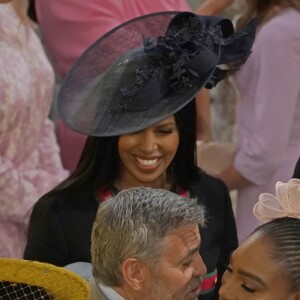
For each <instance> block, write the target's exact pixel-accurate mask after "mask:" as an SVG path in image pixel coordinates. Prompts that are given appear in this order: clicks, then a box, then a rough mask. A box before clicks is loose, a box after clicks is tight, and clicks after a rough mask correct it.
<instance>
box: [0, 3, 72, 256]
mask: <svg viewBox="0 0 300 300" xmlns="http://www.w3.org/2000/svg"><path fill="white" fill-rule="evenodd" d="M0 70H1V72H0V257H21V256H22V254H23V249H24V246H25V242H26V220H27V219H28V216H29V212H30V209H31V207H32V206H33V205H34V203H35V202H36V201H37V200H38V199H39V197H41V196H42V195H43V194H45V193H46V192H48V191H49V190H50V189H52V188H53V187H54V186H55V185H57V184H58V183H59V182H60V181H61V180H63V179H64V178H65V177H66V176H67V175H68V172H67V171H65V170H64V169H63V167H62V164H61V160H60V155H59V148H58V145H57V142H56V139H55V135H54V128H53V124H52V122H51V121H50V120H49V119H48V118H47V116H48V113H49V109H50V106H51V102H52V96H53V94H52V93H53V85H54V73H53V70H52V68H51V65H50V64H49V62H48V60H47V58H46V56H45V54H44V51H43V48H42V46H41V44H40V41H39V39H38V37H37V36H36V34H35V32H34V31H33V30H32V29H31V28H27V27H25V26H24V25H23V24H22V23H21V22H20V21H19V19H18V17H17V16H16V14H15V12H14V10H13V8H12V6H11V4H0Z"/></svg>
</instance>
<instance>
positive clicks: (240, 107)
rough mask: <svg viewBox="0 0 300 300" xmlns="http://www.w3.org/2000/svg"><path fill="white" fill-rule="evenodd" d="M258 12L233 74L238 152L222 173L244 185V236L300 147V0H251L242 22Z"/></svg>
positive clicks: (240, 221) (240, 224)
mask: <svg viewBox="0 0 300 300" xmlns="http://www.w3.org/2000/svg"><path fill="white" fill-rule="evenodd" d="M253 16H256V17H257V19H258V23H259V27H258V33H257V38H256V40H255V43H254V47H253V49H252V50H253V52H252V54H251V55H250V57H249V59H248V61H247V62H246V64H245V65H244V66H243V67H241V69H240V70H239V71H237V72H235V73H234V75H233V79H234V82H235V85H236V86H237V92H238V102H237V109H236V129H237V138H236V139H237V141H236V143H237V145H236V153H235V156H234V160H233V163H232V164H230V165H229V166H228V167H227V168H226V169H225V170H224V171H223V172H221V173H220V175H219V177H220V178H221V179H223V180H224V181H225V183H226V184H227V186H228V188H229V189H238V202H237V211H236V219H237V229H238V234H239V240H240V241H243V240H244V239H245V237H246V236H247V235H248V234H249V233H250V232H251V231H252V230H253V229H254V228H255V227H256V226H257V225H258V221H257V220H256V219H255V218H254V217H253V215H252V207H253V205H254V203H255V201H256V199H257V198H258V196H259V194H261V193H262V192H269V193H273V192H274V186H275V182H276V181H278V180H280V181H287V180H288V179H289V178H290V177H291V174H292V172H293V170H294V167H295V164H296V161H297V159H298V157H299V153H300V85H299V80H298V78H300V31H299V30H295V28H300V1H299V0H290V1H288V0H284V1H282V0H276V1H274V0H265V1H259V0H257V1H248V2H247V10H246V11H245V14H244V15H243V16H242V17H241V18H240V20H239V22H238V27H242V26H243V25H244V24H246V23H247V22H248V20H249V19H250V18H252V17H253Z"/></svg>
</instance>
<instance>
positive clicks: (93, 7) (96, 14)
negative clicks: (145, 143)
mask: <svg viewBox="0 0 300 300" xmlns="http://www.w3.org/2000/svg"><path fill="white" fill-rule="evenodd" d="M35 2H36V4H35V5H36V12H37V17H38V21H39V24H40V27H41V30H42V34H43V40H44V43H45V46H46V48H47V50H48V52H49V54H50V57H51V59H52V62H53V65H54V69H55V70H56V72H57V73H58V75H60V76H61V77H64V76H65V75H66V73H67V72H68V70H69V69H70V67H71V65H72V64H73V63H74V61H75V60H76V59H77V58H78V57H79V56H80V54H81V53H82V52H83V51H84V50H85V49H86V48H87V47H88V46H90V45H91V44H92V43H93V42H94V41H95V40H96V39H98V38H99V37H100V36H101V35H103V34H104V33H106V32H107V31H109V30H110V29H112V28H114V27H116V26H117V25H119V24H121V23H123V22H125V21H127V20H130V19H132V18H135V17H138V16H141V15H145V14H148V13H153V12H158V11H189V10H190V7H189V6H188V4H187V1H186V0H163V1H156V0H102V1H101V0H88V1H82V0H59V1H48V0H46V1H45V0H36V1H35ZM120 42H122V41H120ZM57 137H58V141H59V144H60V147H61V155H62V160H63V164H64V166H65V167H66V168H67V169H69V170H73V169H74V168H75V166H76V164H77V162H78V160H79V157H80V154H81V151H82V148H83V145H84V143H85V139H86V137H85V136H83V135H80V134H78V133H75V132H73V131H71V130H70V129H68V128H66V127H65V125H64V124H63V123H62V122H61V120H60V119H58V126H57Z"/></svg>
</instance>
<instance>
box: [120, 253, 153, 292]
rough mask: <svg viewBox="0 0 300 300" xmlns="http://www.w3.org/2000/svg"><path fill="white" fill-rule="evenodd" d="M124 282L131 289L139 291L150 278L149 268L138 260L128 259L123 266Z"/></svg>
mask: <svg viewBox="0 0 300 300" xmlns="http://www.w3.org/2000/svg"><path fill="white" fill-rule="evenodd" d="M121 272H122V275H123V282H124V284H126V285H127V286H130V287H131V289H133V290H135V291H139V290H141V289H142V288H143V286H144V283H145V281H147V278H150V277H149V268H148V267H147V265H146V264H145V263H143V262H142V261H140V260H139V259H137V258H127V259H125V260H124V261H123V263H122V265H121Z"/></svg>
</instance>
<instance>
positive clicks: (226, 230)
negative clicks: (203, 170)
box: [191, 174, 238, 300]
mask: <svg viewBox="0 0 300 300" xmlns="http://www.w3.org/2000/svg"><path fill="white" fill-rule="evenodd" d="M191 191H192V196H196V197H197V198H198V201H199V203H201V204H202V205H204V206H205V208H206V215H207V222H206V226H205V227H204V228H200V234H201V247H200V254H201V256H202V258H203V261H204V263H205V264H206V267H207V269H208V273H209V272H212V271H213V270H214V269H215V268H217V271H218V281H217V283H216V286H215V290H214V292H213V295H211V293H210V295H203V296H201V297H199V299H201V300H202V299H203V300H204V299H205V300H206V299H210V300H211V299H218V289H219V287H220V280H221V277H222V275H223V273H224V271H225V267H226V265H227V264H228V263H229V260H230V255H231V252H232V251H234V250H235V249H236V248H237V246H238V239H237V232H236V224H235V218H234V214H233V210H232V204H231V198H230V195H229V191H228V189H227V187H226V185H225V183H224V182H223V181H222V180H220V179H218V178H215V177H212V176H209V175H207V174H202V175H201V176H199V181H198V182H197V183H196V184H195V185H193V187H192V189H191Z"/></svg>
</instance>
